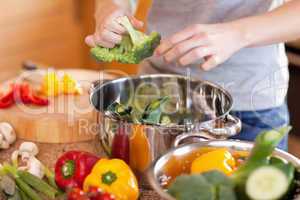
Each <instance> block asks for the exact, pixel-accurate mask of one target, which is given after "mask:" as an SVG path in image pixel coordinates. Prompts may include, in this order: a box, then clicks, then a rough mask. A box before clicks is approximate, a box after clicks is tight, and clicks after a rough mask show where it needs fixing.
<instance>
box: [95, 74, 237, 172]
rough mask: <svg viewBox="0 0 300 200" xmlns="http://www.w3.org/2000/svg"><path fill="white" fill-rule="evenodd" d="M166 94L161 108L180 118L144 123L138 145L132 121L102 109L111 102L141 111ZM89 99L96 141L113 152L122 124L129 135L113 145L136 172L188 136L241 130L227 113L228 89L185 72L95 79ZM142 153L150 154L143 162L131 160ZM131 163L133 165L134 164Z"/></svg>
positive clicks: (224, 135) (216, 135)
mask: <svg viewBox="0 0 300 200" xmlns="http://www.w3.org/2000/svg"><path fill="white" fill-rule="evenodd" d="M166 95H167V96H169V97H170V99H171V100H170V102H168V103H167V104H166V105H165V106H164V107H163V110H164V112H165V113H167V114H168V115H170V116H182V113H185V115H184V116H183V117H182V119H181V118H180V119H176V120H175V119H174V121H172V123H171V124H170V125H162V124H154V125H145V126H144V134H143V135H142V136H140V138H142V139H139V141H142V142H140V143H139V142H138V141H136V142H132V138H133V137H134V134H133V132H134V131H133V129H134V127H135V126H136V125H135V124H133V123H131V122H125V121H120V120H118V119H116V118H115V117H114V116H112V115H111V114H110V113H107V112H106V109H107V107H108V106H109V105H110V104H112V103H113V102H115V101H117V102H120V103H122V104H125V105H132V106H134V107H135V108H136V109H137V110H140V111H142V110H143V109H144V107H145V106H146V104H147V103H149V102H150V101H151V100H153V99H157V98H159V97H162V96H166ZM90 100H91V103H92V105H93V106H94V107H95V111H96V120H97V123H98V124H99V125H100V126H99V127H100V128H99V132H100V141H101V144H102V146H103V147H104V149H105V151H106V153H107V154H108V155H109V156H111V155H112V152H114V147H113V146H114V141H115V140H116V138H117V137H116V136H117V135H118V134H117V133H118V131H117V130H118V129H119V127H121V126H122V127H124V129H123V130H124V131H123V132H125V133H123V134H125V136H126V137H128V138H127V139H126V138H125V137H124V136H122V137H120V138H123V139H122V140H123V143H124V144H123V145H118V146H122V148H124V149H123V150H122V149H119V150H117V151H118V152H119V153H121V154H122V153H123V154H126V152H127V154H129V155H128V156H129V157H130V158H125V160H126V161H127V162H128V163H129V164H130V165H131V167H132V168H133V169H135V170H136V171H138V172H141V173H143V172H144V170H145V169H146V168H147V167H148V166H149V165H150V164H151V162H152V161H153V160H155V159H156V158H158V157H159V156H161V155H163V154H164V153H165V152H166V151H167V150H169V149H170V148H171V147H172V146H173V145H174V143H176V144H179V143H180V142H181V140H185V139H187V138H189V137H204V138H219V139H224V138H228V137H230V136H233V135H236V134H237V133H239V131H240V129H241V122H240V120H239V119H238V118H236V117H234V116H231V115H230V114H229V112H230V110H231V108H232V103H233V102H232V97H231V96H230V94H229V93H228V92H227V91H225V90H224V89H222V88H221V87H220V86H217V85H215V84H212V83H209V82H206V81H202V80H194V79H191V78H189V77H185V76H178V75H165V74H157V75H145V76H138V77H125V78H120V79H117V80H113V81H109V82H104V83H103V82H95V83H94V84H93V87H92V89H91V96H90ZM187 116H188V117H187ZM187 119H188V120H187ZM118 137H119V135H118ZM124 138H125V139H124ZM127 143H128V144H127ZM137 143H139V144H137ZM138 145H140V146H141V148H138V147H137V146H138ZM128 149H130V150H128ZM128 152H129V153H128ZM141 152H147V153H148V154H150V155H148V157H149V158H147V159H146V161H145V160H143V161H136V160H135V158H136V157H143V154H142V153H141ZM135 155H139V156H135ZM132 163H138V164H135V166H134V164H132ZM136 165H138V167H137V166H136Z"/></svg>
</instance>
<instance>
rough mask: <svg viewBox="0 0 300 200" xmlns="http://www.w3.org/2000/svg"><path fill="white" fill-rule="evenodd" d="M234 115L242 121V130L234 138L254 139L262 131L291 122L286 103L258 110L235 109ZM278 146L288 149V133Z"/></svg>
mask: <svg viewBox="0 0 300 200" xmlns="http://www.w3.org/2000/svg"><path fill="white" fill-rule="evenodd" d="M231 114H232V115H234V116H236V117H238V118H240V120H241V121H242V131H241V133H240V134H239V135H237V136H234V137H232V139H239V140H247V141H254V140H255V138H256V136H257V135H258V134H260V133H261V132H262V131H266V130H271V129H276V128H279V127H282V126H286V125H288V124H289V111H288V107H287V105H286V104H284V105H282V106H280V107H277V108H272V109H267V110H258V111H233V112H232V113H231ZM278 148H280V149H282V150H285V151H287V150H288V135H286V136H285V137H284V138H283V139H282V141H281V142H280V144H279V145H278Z"/></svg>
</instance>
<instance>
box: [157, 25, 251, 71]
mask: <svg viewBox="0 0 300 200" xmlns="http://www.w3.org/2000/svg"><path fill="white" fill-rule="evenodd" d="M237 27H239V26H235V25H233V24H231V23H228V24H227V23H224V24H211V25H206V24H196V25H192V26H190V27H188V28H186V29H185V30H183V31H180V32H178V33H176V34H174V35H173V36H170V37H168V38H166V39H164V40H163V41H162V42H161V44H160V46H159V47H158V48H157V49H156V51H155V54H156V55H157V56H163V58H164V60H165V61H166V62H167V63H170V62H173V61H177V62H178V63H179V64H180V65H182V66H185V65H189V64H192V63H195V62H196V61H199V60H200V59H204V63H203V64H202V65H201V67H202V69H203V70H210V69H212V68H214V67H216V66H217V65H219V64H221V63H223V62H225V61H226V60H227V59H228V58H230V57H231V56H232V55H233V54H234V53H235V52H237V51H238V50H240V49H241V48H243V47H245V46H246V42H245V41H244V40H245V39H244V37H243V31H242V30H240V29H239V28H237Z"/></svg>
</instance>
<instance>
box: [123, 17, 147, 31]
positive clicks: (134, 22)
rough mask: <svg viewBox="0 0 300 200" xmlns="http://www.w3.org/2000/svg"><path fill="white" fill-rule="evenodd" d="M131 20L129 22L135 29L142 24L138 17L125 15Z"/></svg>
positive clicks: (139, 27) (141, 26)
mask: <svg viewBox="0 0 300 200" xmlns="http://www.w3.org/2000/svg"><path fill="white" fill-rule="evenodd" d="M127 17H128V18H129V20H130V22H131V24H132V25H133V27H134V28H136V29H141V28H143V26H144V23H143V22H142V21H140V20H138V19H136V18H135V17H133V16H127Z"/></svg>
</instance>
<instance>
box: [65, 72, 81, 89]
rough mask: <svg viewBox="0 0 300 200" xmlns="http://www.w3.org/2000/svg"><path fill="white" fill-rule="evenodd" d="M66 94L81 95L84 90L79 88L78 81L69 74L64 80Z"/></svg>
mask: <svg viewBox="0 0 300 200" xmlns="http://www.w3.org/2000/svg"><path fill="white" fill-rule="evenodd" d="M62 84H63V92H64V94H81V93H82V89H81V88H80V87H79V86H78V83H77V81H76V80H75V79H74V78H72V77H71V76H70V75H69V74H65V75H64V76H63V78H62Z"/></svg>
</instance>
